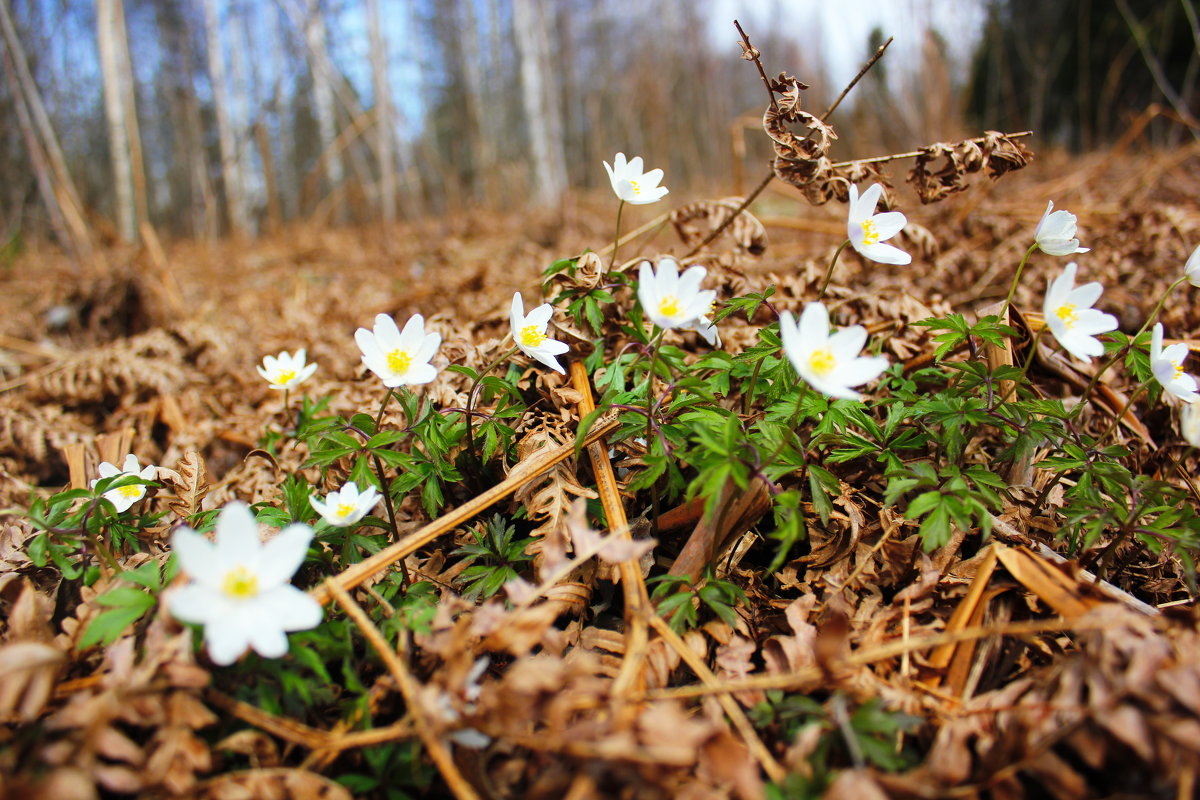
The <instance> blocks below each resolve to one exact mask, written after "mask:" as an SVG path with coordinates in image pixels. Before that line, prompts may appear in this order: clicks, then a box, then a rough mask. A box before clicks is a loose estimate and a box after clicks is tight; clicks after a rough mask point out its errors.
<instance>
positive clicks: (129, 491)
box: [117, 483, 142, 500]
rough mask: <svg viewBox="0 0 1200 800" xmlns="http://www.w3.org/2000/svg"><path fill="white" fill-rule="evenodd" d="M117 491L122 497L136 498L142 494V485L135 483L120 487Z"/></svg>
mask: <svg viewBox="0 0 1200 800" xmlns="http://www.w3.org/2000/svg"><path fill="white" fill-rule="evenodd" d="M117 493H118V494H120V495H121V497H132V498H134V499H135V500H136V499H137V498H139V497H141V496H142V485H141V484H139V483H135V484H133V485H131V486H122V487H121V488H120V489H117Z"/></svg>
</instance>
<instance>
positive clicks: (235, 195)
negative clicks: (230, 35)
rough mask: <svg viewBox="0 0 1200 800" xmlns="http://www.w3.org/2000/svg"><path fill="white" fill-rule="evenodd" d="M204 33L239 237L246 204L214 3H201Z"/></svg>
mask: <svg viewBox="0 0 1200 800" xmlns="http://www.w3.org/2000/svg"><path fill="white" fill-rule="evenodd" d="M204 29H205V37H206V38H207V39H208V73H209V77H210V79H211V81H212V91H213V110H214V111H215V112H216V117H217V141H218V143H219V145H220V148H221V176H222V178H223V180H224V182H225V202H226V205H227V206H228V207H229V226H230V229H231V230H232V231H233V233H234V234H235V235H242V234H244V233H246V231H247V230H248V229H249V225H248V224H247V223H248V220H247V214H246V203H245V199H244V198H243V196H242V176H241V174H240V173H239V171H238V161H239V159H238V153H237V140H236V138H235V137H234V133H233V127H232V123H231V122H230V119H229V98H228V95H227V93H226V90H225V52H224V50H223V49H222V47H221V20H220V16H219V14H218V9H217V0H204Z"/></svg>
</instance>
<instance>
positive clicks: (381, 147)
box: [367, 0, 396, 225]
mask: <svg viewBox="0 0 1200 800" xmlns="http://www.w3.org/2000/svg"><path fill="white" fill-rule="evenodd" d="M367 31H368V33H369V36H370V40H371V77H372V81H373V82H374V84H375V149H376V151H377V156H378V158H379V211H380V214H381V216H382V219H383V222H384V224H385V225H391V224H392V223H394V222H395V221H396V160H395V142H396V137H395V131H394V129H393V127H392V124H393V123H392V86H391V82H390V81H389V80H388V57H387V41H386V40H385V38H384V35H383V26H382V20H381V19H380V16H379V0H367Z"/></svg>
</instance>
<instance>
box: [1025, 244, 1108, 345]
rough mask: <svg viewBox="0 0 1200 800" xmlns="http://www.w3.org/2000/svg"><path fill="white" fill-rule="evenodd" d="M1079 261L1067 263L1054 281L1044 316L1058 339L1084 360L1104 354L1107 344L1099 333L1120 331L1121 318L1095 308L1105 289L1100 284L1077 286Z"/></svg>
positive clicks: (1044, 304)
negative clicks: (1099, 337) (1104, 343)
mask: <svg viewBox="0 0 1200 800" xmlns="http://www.w3.org/2000/svg"><path fill="white" fill-rule="evenodd" d="M1075 270H1076V266H1075V262H1073V261H1072V262H1071V263H1070V264H1067V266H1066V268H1065V269H1063V272H1062V275H1059V276H1058V277H1057V278H1055V279H1054V280H1053V281H1051V282H1050V288H1049V289H1047V290H1046V300H1045V302H1044V303H1043V304H1042V313H1043V315H1044V316H1045V319H1046V326H1047V327H1049V328H1050V332H1051V333H1053V334H1054V338H1055V339H1057V340H1058V343H1059V344H1061V345H1062V346H1063V349H1064V350H1066V351H1067V352H1068V353H1070V354H1071V355H1073V356H1075V357H1076V358H1078V359H1080V360H1082V361H1090V360H1091V359H1092V357H1093V356H1102V355H1104V345H1103V343H1101V341H1100V340H1099V339H1097V338H1096V334H1099V333H1108V332H1109V331H1115V330H1116V329H1117V318H1116V317H1114V316H1113V315H1112V314H1105V313H1103V312H1101V311H1098V310H1097V309H1094V308H1092V306H1093V305H1095V303H1096V301H1097V300H1099V299H1100V295H1101V293H1102V292H1103V291H1104V287H1103V286H1101V285H1100V284H1099V283H1098V282H1092V283H1085V284H1084V285H1083V286H1079V287H1076V286H1075Z"/></svg>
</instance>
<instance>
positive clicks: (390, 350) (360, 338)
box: [354, 314, 442, 389]
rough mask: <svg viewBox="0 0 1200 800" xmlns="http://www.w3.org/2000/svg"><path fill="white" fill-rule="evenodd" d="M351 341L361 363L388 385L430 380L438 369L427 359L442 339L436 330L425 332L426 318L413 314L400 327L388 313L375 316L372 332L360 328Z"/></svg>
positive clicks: (434, 351) (434, 352)
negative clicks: (359, 356)
mask: <svg viewBox="0 0 1200 800" xmlns="http://www.w3.org/2000/svg"><path fill="white" fill-rule="evenodd" d="M354 341H356V342H358V349H359V350H361V351H362V354H363V355H362V360H363V363H364V364H366V365H367V368H368V369H370V370H371V371H372V372H374V373H375V374H376V375H378V376H379V378H380V379H381V380H382V381H383V385H384V386H387V387H389V388H392V389H394V388H396V387H397V386H409V385H413V384H421V383H429V382H430V381H432V380H433V379H434V378H436V377H437V369H436V368H434V366H433V365H432V364H430V363H429V361H430V359H432V358H433V357H434V355H435V354H436V353H437V349H438V347H439V346H440V345H441V343H442V336H441V334H438V333H428V334H427V333H425V319H424V318H423V317H422V316H421V315H420V314H414V315H413V316H412V318H411V319H409V321H408V322H407V323H406V324H405V325H404V330H403V331H401V330H400V329H399V328H397V327H396V321H395V320H393V319H392V318H391V317H389V316H388V315H387V314H379V315H377V316H376V317H375V330H374V332H372V331H369V330H367V329H366V328H359V329H358V330H357V331H355V332H354Z"/></svg>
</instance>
